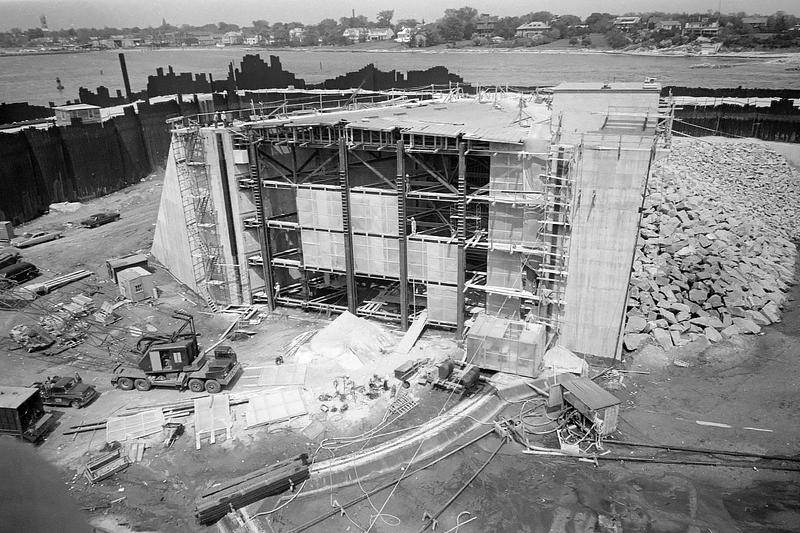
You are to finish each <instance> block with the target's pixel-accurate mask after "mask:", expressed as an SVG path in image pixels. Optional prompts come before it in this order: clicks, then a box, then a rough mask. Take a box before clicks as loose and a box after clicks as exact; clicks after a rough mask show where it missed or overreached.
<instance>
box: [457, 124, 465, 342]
mask: <svg viewBox="0 0 800 533" xmlns="http://www.w3.org/2000/svg"><path fill="white" fill-rule="evenodd" d="M465 149H466V147H465V145H464V142H463V141H461V140H459V143H458V224H457V231H458V252H457V256H456V259H457V263H458V264H457V266H456V271H457V273H456V311H457V313H458V314H457V315H456V338H458V339H461V338H462V337H463V336H464V290H465V289H464V284H465V282H466V279H465V277H466V272H467V254H466V246H465V245H466V240H467V157H466V155H465V154H464V151H465Z"/></svg>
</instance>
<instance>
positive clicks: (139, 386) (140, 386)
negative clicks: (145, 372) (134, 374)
mask: <svg viewBox="0 0 800 533" xmlns="http://www.w3.org/2000/svg"><path fill="white" fill-rule="evenodd" d="M133 385H134V386H135V387H136V390H140V391H146V390H150V389H151V388H152V385H151V384H150V382H149V381H148V380H146V379H144V378H139V379H137V380H136V381H134V382H133Z"/></svg>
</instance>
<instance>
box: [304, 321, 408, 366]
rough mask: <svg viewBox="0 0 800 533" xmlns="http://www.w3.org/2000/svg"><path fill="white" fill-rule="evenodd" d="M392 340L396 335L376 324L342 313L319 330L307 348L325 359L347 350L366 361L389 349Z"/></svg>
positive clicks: (392, 342) (335, 356)
mask: <svg viewBox="0 0 800 533" xmlns="http://www.w3.org/2000/svg"><path fill="white" fill-rule="evenodd" d="M395 342H396V338H395V337H394V336H392V335H391V334H390V333H389V332H388V331H386V330H385V329H384V328H382V327H381V326H379V325H378V324H373V323H372V322H369V321H368V320H365V319H363V318H358V317H357V316H355V315H353V314H351V313H348V312H345V313H342V314H341V315H339V316H338V317H336V319H335V320H334V321H333V322H331V323H330V324H328V325H327V326H325V328H323V329H322V330H320V332H319V333H317V334H316V335H315V336H314V338H313V339H312V340H311V342H310V343H309V344H308V347H309V349H310V350H311V351H313V352H314V353H316V354H318V355H320V356H322V357H324V358H328V359H334V358H337V357H340V356H343V355H346V354H347V353H348V352H350V353H353V354H355V355H356V357H358V358H359V359H360V360H361V361H362V362H365V360H369V359H372V358H374V357H375V356H377V355H380V354H381V353H383V352H386V351H388V349H389V348H390V347H391V346H393V345H394V344H395Z"/></svg>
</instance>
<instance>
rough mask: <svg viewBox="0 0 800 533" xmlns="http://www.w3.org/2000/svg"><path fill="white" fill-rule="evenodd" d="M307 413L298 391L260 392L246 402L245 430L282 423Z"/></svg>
mask: <svg viewBox="0 0 800 533" xmlns="http://www.w3.org/2000/svg"><path fill="white" fill-rule="evenodd" d="M307 412H308V410H307V409H306V405H305V403H304V402H303V397H302V396H301V394H300V390H299V389H280V390H272V391H266V392H262V393H261V394H257V395H254V396H251V397H250V399H249V400H248V402H247V413H246V416H247V428H251V427H255V426H261V425H264V424H273V423H276V422H282V421H284V420H289V419H290V418H294V417H296V416H302V415H304V414H306V413H307Z"/></svg>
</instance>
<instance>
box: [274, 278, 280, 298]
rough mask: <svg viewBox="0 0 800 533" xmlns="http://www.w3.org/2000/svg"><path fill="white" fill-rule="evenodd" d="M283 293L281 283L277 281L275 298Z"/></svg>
mask: <svg viewBox="0 0 800 533" xmlns="http://www.w3.org/2000/svg"><path fill="white" fill-rule="evenodd" d="M280 293H281V284H280V283H278V282H277V281H276V282H275V298H277V297H278V296H279V295H280Z"/></svg>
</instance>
